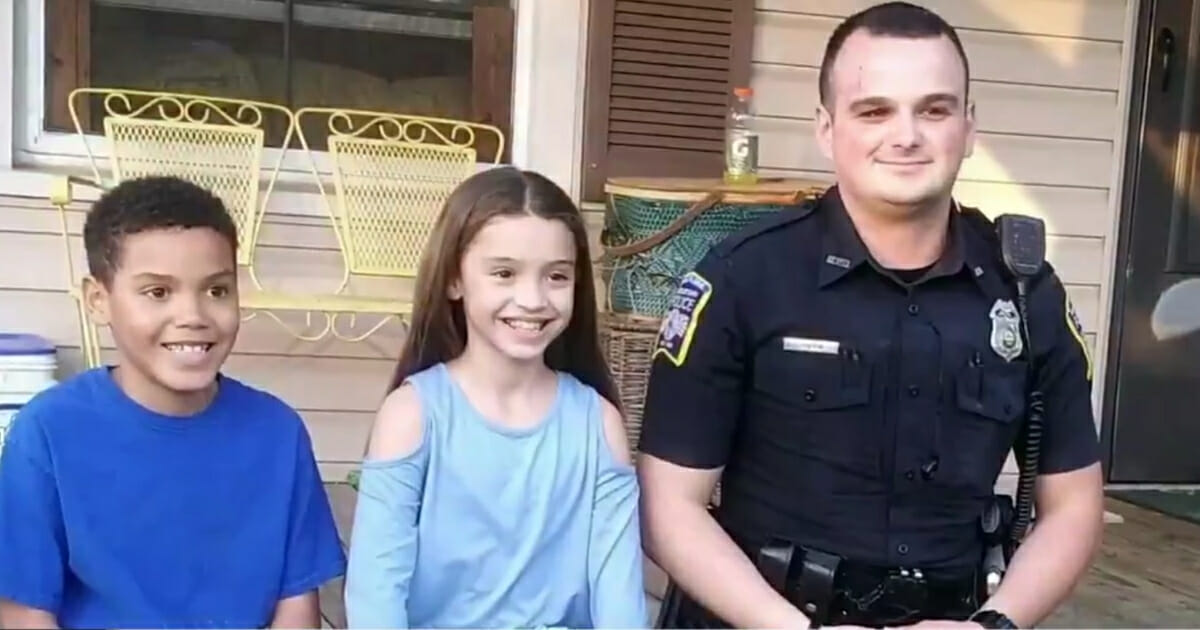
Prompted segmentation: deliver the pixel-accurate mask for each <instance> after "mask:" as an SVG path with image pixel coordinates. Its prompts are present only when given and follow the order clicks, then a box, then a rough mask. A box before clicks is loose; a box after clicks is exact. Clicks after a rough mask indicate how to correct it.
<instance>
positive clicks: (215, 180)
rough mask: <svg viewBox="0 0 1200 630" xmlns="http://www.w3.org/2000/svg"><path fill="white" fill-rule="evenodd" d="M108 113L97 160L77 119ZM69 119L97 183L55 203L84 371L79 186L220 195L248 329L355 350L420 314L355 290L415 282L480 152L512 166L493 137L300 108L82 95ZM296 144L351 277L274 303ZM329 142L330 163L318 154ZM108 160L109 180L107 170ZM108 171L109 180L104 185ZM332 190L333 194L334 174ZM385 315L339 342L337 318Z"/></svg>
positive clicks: (69, 180) (93, 357)
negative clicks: (284, 196) (277, 215)
mask: <svg viewBox="0 0 1200 630" xmlns="http://www.w3.org/2000/svg"><path fill="white" fill-rule="evenodd" d="M97 101H98V104H99V106H100V107H101V108H102V110H103V113H104V122H103V128H104V143H103V146H104V147H105V151H104V153H105V155H97V152H94V151H93V150H92V145H91V139H90V138H89V136H88V135H87V130H86V129H85V128H84V126H83V125H82V124H81V123H80V115H79V109H80V108H81V107H88V106H91V105H93V104H97ZM68 105H69V106H68V109H69V111H70V114H71V119H72V121H73V123H74V125H75V129H76V132H77V133H78V134H79V136H80V137H81V138H82V140H83V142H84V146H85V148H86V149H87V155H88V162H89V165H90V167H91V171H92V176H93V179H91V180H87V179H84V178H76V177H64V178H61V179H60V180H58V182H57V184H56V186H55V188H54V190H53V191H52V192H51V195H50V197H51V202H52V203H53V204H54V205H55V206H56V207H57V208H58V210H59V217H60V219H61V225H62V236H63V243H64V246H65V248H66V256H67V269H68V283H69V286H70V287H71V293H72V295H73V296H74V297H75V298H76V301H77V305H78V308H79V317H80V328H81V338H82V344H83V350H84V359H85V362H86V364H87V365H88V366H96V365H99V364H100V339H99V333H98V331H97V330H96V327H95V326H94V325H92V324H91V319H90V317H89V315H88V313H87V307H86V304H85V302H84V299H83V295H82V291H81V287H80V282H79V280H80V279H79V278H76V275H75V272H74V264H73V262H72V258H73V257H72V250H71V245H70V241H69V238H68V230H67V210H66V207H67V205H68V204H70V203H71V201H72V199H73V191H72V186H73V185H74V184H85V185H88V186H93V187H97V188H100V189H107V188H109V187H111V186H113V185H115V184H116V183H119V182H121V181H123V180H125V179H128V178H133V177H140V176H145V175H152V174H153V175H175V176H178V177H181V178H183V179H186V180H189V181H192V182H194V183H196V184H198V185H201V186H204V187H205V188H208V189H209V190H211V191H213V193H214V194H216V195H218V196H219V197H221V198H222V200H223V201H224V202H225V204H226V205H227V206H228V208H229V210H230V212H231V214H232V215H233V217H234V220H235V222H236V224H237V227H238V232H239V235H238V236H239V241H240V247H239V248H238V252H237V262H238V265H239V266H240V267H242V268H243V269H245V271H246V275H247V276H248V277H249V279H250V283H251V285H252V286H251V287H249V289H250V290H245V289H243V290H242V291H241V292H240V293H241V304H242V307H243V308H244V309H246V310H247V311H249V314H248V315H247V318H252V317H255V316H257V315H258V314H265V315H267V316H268V317H271V318H272V319H274V320H275V321H276V322H278V323H279V324H280V325H281V326H282V327H283V328H284V329H285V330H287V331H288V332H289V333H291V334H292V335H293V336H295V337H297V338H299V339H303V340H308V341H315V340H318V339H321V338H323V337H324V336H325V335H326V334H332V335H334V336H336V337H338V338H341V339H344V340H349V341H358V340H362V339H364V338H366V337H367V336H369V335H370V334H372V333H373V332H375V331H377V330H378V329H379V328H381V327H382V326H383V325H384V324H385V323H387V321H389V320H390V319H391V318H392V317H396V318H399V319H400V320H401V321H403V320H404V318H405V316H407V315H409V314H410V313H411V312H412V304H411V301H410V300H407V299H402V298H400V297H399V296H392V297H384V296H379V295H361V294H356V293H354V292H353V291H352V287H351V280H352V279H353V278H355V277H360V276H375V277H388V278H412V277H415V275H416V272H417V267H418V266H419V260H420V256H421V251H422V249H423V247H424V245H425V240H426V239H427V237H428V234H429V232H430V230H431V228H432V226H433V222H434V220H435V218H436V216H437V213H438V211H439V210H440V208H441V206H442V204H443V203H444V201H445V199H446V197H447V196H448V195H449V194H450V192H451V191H452V190H453V189H454V187H455V186H457V185H458V184H459V183H460V182H462V181H463V180H464V179H466V178H467V177H469V176H470V175H471V174H473V173H474V172H475V169H476V168H477V166H476V160H477V150H476V147H477V146H479V143H478V142H477V141H478V140H480V136H481V135H484V136H487V135H490V136H491V137H489V138H487V140H488V141H490V142H491V143H493V144H494V146H495V155H494V156H493V157H492V163H493V164H497V163H499V159H500V156H501V155H503V152H504V135H503V133H502V132H501V131H500V130H499V129H498V128H496V127H493V126H490V125H480V124H474V123H470V122H466V121H459V120H450V119H439V118H427V117H417V116H406V115H403V114H396V113H392V112H372V111H359V110H344V109H336V108H319V107H311V108H303V109H300V110H297V111H296V112H292V111H290V110H288V109H287V108H285V107H283V106H280V105H276V104H272V103H265V102H258V101H247V100H240V99H230V98H216V97H207V96H201V95H195V94H177V93H169V92H147V91H139V90H123V89H109V88H81V89H78V90H75V91H73V92H72V93H71V94H70V96H69V104H68ZM271 120H276V121H278V123H277V124H279V125H281V127H280V128H281V129H282V130H283V140H282V142H281V143H280V144H279V145H278V146H277V147H272V148H273V149H275V153H276V155H275V157H274V159H272V160H271V164H270V166H269V171H267V172H265V173H264V168H263V166H264V164H263V162H264V159H265V156H266V155H267V154H268V151H267V148H268V147H267V146H266V131H267V125H268V124H269V123H270V121H271ZM293 137H297V138H298V139H299V140H300V144H301V146H302V147H303V149H304V153H305V154H306V155H307V156H308V163H309V166H310V168H311V174H312V177H313V179H314V183H315V184H316V186H317V188H318V190H319V191H320V196H321V198H322V199H323V200H324V203H325V206H326V209H327V211H328V216H329V220H330V225H331V229H332V230H333V232H334V234H335V235H336V237H337V243H338V248H339V251H340V253H341V256H342V261H343V275H342V278H341V281H340V282H339V284H338V286H337V288H336V289H334V290H333V291H331V292H317V291H288V292H282V291H276V290H271V289H269V288H267V287H266V286H264V282H263V281H262V280H261V279H260V277H259V275H260V274H259V273H258V272H257V271H256V269H255V253H256V249H257V244H258V236H259V230H260V228H261V226H262V220H263V216H264V214H265V213H266V208H267V203H268V200H269V198H270V195H271V193H272V191H273V190H274V188H275V184H276V182H277V180H278V177H279V173H280V170H281V167H282V165H283V163H284V156H285V154H286V152H287V149H288V147H289V146H290V144H291V140H292V138H293ZM315 140H323V141H324V150H317V149H316V148H314V146H313V142H314V141H315ZM102 158H106V159H107V161H108V162H109V165H110V168H109V169H101V168H100V162H101V159H102ZM102 170H108V171H109V172H111V177H110V178H109V179H107V180H106V179H105V178H104V177H102V175H101V173H102ZM327 173H328V174H329V177H331V178H332V185H331V184H330V183H329V182H327V181H326V177H327V176H326V174H327ZM275 311H290V312H297V311H298V312H303V313H304V314H305V315H306V316H307V317H306V329H311V326H312V317H313V316H314V315H316V316H318V317H323V318H324V319H325V325H324V327H323V328H322V329H321V330H320V332H318V333H316V334H305V333H303V332H300V331H297V330H295V329H293V328H292V327H291V326H289V325H287V324H286V323H285V322H284V321H283V320H282V319H281V318H280V317H279V316H278V315H277V314H276V313H275ZM360 314H371V315H381V316H382V317H380V320H379V321H378V322H377V323H375V324H374V325H373V326H371V327H369V328H368V329H367V330H366V331H365V332H363V333H359V334H351V333H348V332H346V331H344V330H341V329H339V327H338V326H337V322H338V317H339V316H341V315H349V316H350V326H351V327H353V326H354V318H355V316H357V315H360Z"/></svg>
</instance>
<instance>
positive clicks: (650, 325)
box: [599, 313, 660, 454]
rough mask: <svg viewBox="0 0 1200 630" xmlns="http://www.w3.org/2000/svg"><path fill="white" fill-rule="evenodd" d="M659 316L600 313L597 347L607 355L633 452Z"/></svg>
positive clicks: (640, 421) (635, 446)
mask: <svg viewBox="0 0 1200 630" xmlns="http://www.w3.org/2000/svg"><path fill="white" fill-rule="evenodd" d="M659 321H660V320H659V319H658V318H654V317H640V316H637V315H625V314H622V313H600V321H599V323H600V347H601V348H602V349H603V351H604V355H605V358H607V359H608V366H609V369H610V370H612V374H613V380H614V381H615V382H616V385H617V393H618V395H619V396H620V397H621V406H622V407H624V411H625V430H626V432H627V433H628V436H629V446H630V448H632V449H633V452H634V453H635V454H636V453H637V448H638V441H639V439H640V438H641V435H642V409H643V407H644V405H645V401H646V386H647V384H648V383H649V381H650V361H651V358H652V356H653V353H654V344H655V342H656V341H657V339H658V325H659Z"/></svg>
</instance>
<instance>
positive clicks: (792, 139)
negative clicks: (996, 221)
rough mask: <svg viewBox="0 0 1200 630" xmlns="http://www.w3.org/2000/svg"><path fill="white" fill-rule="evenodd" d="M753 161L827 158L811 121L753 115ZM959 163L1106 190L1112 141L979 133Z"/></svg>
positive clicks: (806, 165)
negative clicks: (757, 139)
mask: <svg viewBox="0 0 1200 630" xmlns="http://www.w3.org/2000/svg"><path fill="white" fill-rule="evenodd" d="M754 127H755V128H756V129H757V130H758V131H759V132H760V133H761V134H762V137H761V139H760V147H761V148H760V150H759V161H760V164H761V165H762V166H763V167H764V168H768V169H788V170H808V171H821V170H826V169H828V168H830V166H831V165H830V163H829V161H828V160H827V159H826V158H825V156H824V155H822V154H821V152H820V150H819V149H818V147H817V144H816V142H814V141H813V123H812V122H811V121H800V120H788V119H782V118H770V119H769V118H759V119H756V120H755V121H754ZM976 138H977V139H976V143H975V153H974V155H972V156H971V157H970V158H968V159H967V160H965V161H964V162H963V166H962V169H961V170H960V171H959V176H960V177H962V178H964V179H970V180H978V181H993V182H1015V183H1021V184H1045V185H1061V186H1085V187H1092V188H1107V187H1108V185H1109V180H1110V179H1111V175H1112V143H1110V142H1095V141H1090V140H1062V139H1051V138H1035V137H1029V136H1010V135H998V134H987V133H980V134H977V136H976Z"/></svg>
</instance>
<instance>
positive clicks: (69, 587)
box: [0, 368, 345, 628]
mask: <svg viewBox="0 0 1200 630" xmlns="http://www.w3.org/2000/svg"><path fill="white" fill-rule="evenodd" d="M344 565H345V558H344V555H343V553H342V549H341V545H340V544H339V542H338V537H337V530H336V527H335V525H334V521H333V515H332V511H331V510H330V506H329V500H328V497H327V496H326V494H325V491H324V487H323V486H322V485H321V479H320V475H319V474H318V472H317V466H316V462H315V460H314V458H313V453H312V445H311V442H310V439H309V436H308V433H307V431H306V429H305V427H304V424H303V423H302V422H301V420H300V418H299V416H298V415H297V414H296V412H295V411H293V410H292V409H291V408H290V407H288V406H287V405H286V404H284V403H283V402H282V401H281V400H279V399H278V398H275V397H274V396H271V395H270V394H267V393H265V392H262V391H259V390H256V389H253V388H250V387H248V386H246V385H243V384H241V383H239V382H237V381H235V380H233V379H231V378H229V377H224V376H222V377H220V383H219V391H218V393H217V395H216V397H215V398H214V400H213V402H212V403H211V404H210V405H209V406H208V408H207V409H205V410H204V411H202V412H200V413H198V414H196V415H194V416H191V417H188V418H175V417H168V416H163V415H159V414H157V413H154V412H151V411H149V410H147V409H146V408H144V407H142V406H140V405H139V404H137V403H136V402H135V401H133V399H131V398H129V397H128V396H126V395H125V393H124V392H122V391H121V390H120V389H119V388H118V387H117V385H116V383H115V381H113V379H112V376H111V373H110V372H109V369H108V368H96V369H93V370H89V371H86V372H84V373H82V374H79V375H77V376H75V377H73V378H71V379H70V380H68V381H65V382H63V383H62V384H60V385H57V386H55V387H53V388H51V389H49V390H47V391H44V392H42V393H41V394H39V395H38V396H36V397H35V398H34V399H33V400H32V401H30V402H29V404H27V405H26V406H25V407H24V408H23V409H22V410H21V411H20V413H19V414H18V415H17V417H16V418H15V419H14V420H13V423H12V425H11V427H10V431H9V434H8V438H7V441H6V442H5V445H4V452H3V455H2V456H0V597H3V598H6V599H9V600H11V601H14V602H17V603H20V604H24V605H26V606H30V607H33V608H39V609H42V610H47V611H50V612H52V613H54V614H55V615H56V616H57V617H58V623H59V624H60V625H61V626H62V627H66V628H71V627H90V628H114V627H148V626H153V627H193V628H196V627H239V628H251V627H262V626H265V625H267V624H269V623H270V621H271V618H272V615H273V611H274V608H275V605H276V603H277V602H278V600H280V599H282V598H287V597H291V596H294V595H298V594H301V593H304V592H306V591H309V590H312V589H315V588H317V587H319V586H320V585H321V584H323V583H324V582H326V581H327V580H329V579H331V578H334V577H337V576H338V575H340V574H341V573H342V571H343V569H344Z"/></svg>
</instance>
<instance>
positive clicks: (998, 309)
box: [990, 300, 1024, 361]
mask: <svg viewBox="0 0 1200 630" xmlns="http://www.w3.org/2000/svg"><path fill="white" fill-rule="evenodd" d="M990 316H991V318H992V338H991V344H992V350H994V351H995V352H996V354H998V355H1000V357H1001V358H1003V359H1004V360H1005V361H1012V360H1013V359H1015V358H1017V357H1019V356H1021V350H1022V348H1023V347H1024V343H1023V342H1022V341H1021V314H1020V313H1018V312H1017V307H1016V306H1014V305H1013V303H1012V300H996V303H995V304H993V305H992V312H991V313H990Z"/></svg>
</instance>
